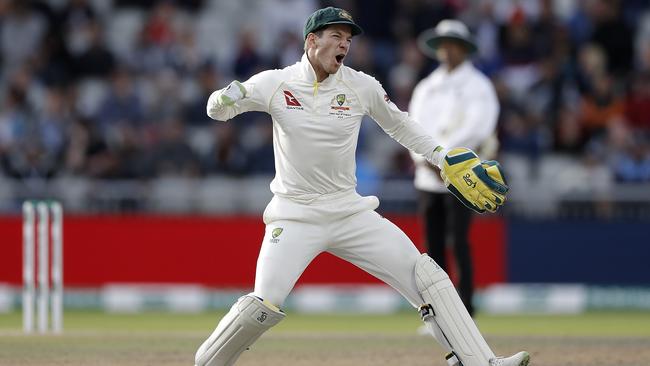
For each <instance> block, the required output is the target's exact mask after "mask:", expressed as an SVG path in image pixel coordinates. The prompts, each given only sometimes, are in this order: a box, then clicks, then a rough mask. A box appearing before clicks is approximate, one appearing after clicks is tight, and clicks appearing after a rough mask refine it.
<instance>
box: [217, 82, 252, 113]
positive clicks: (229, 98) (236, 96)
mask: <svg viewBox="0 0 650 366" xmlns="http://www.w3.org/2000/svg"><path fill="white" fill-rule="evenodd" d="M243 98H246V88H244V86H243V85H242V83H240V82H239V81H237V80H235V81H233V82H232V83H230V84H229V85H228V86H227V87H226V88H225V89H224V90H223V91H222V92H221V94H219V98H218V99H217V103H219V104H220V105H221V106H224V107H230V106H232V105H233V104H235V102H237V101H238V100H240V99H243Z"/></svg>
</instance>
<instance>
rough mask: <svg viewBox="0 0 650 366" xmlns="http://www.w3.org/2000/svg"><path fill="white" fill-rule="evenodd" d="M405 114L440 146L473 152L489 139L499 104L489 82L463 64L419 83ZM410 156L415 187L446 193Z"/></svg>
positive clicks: (440, 69)
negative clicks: (412, 162)
mask: <svg viewBox="0 0 650 366" xmlns="http://www.w3.org/2000/svg"><path fill="white" fill-rule="evenodd" d="M409 112H410V114H411V116H412V117H413V119H414V120H415V121H417V122H418V123H420V124H421V125H422V127H423V128H424V130H425V131H426V132H427V133H428V134H429V135H430V136H431V137H433V139H434V140H435V141H437V142H438V143H439V144H440V145H442V146H447V147H459V146H460V147H466V148H469V149H472V150H474V151H477V150H478V149H479V147H480V146H481V145H482V144H483V143H485V142H486V141H487V140H488V139H490V138H493V134H494V132H495V128H496V123H497V118H498V115H499V101H498V99H497V96H496V92H495V90H494V86H493V85H492V83H491V82H490V80H489V79H488V78H487V77H486V76H485V75H483V74H482V73H481V72H480V71H479V70H477V69H476V68H475V67H474V65H472V63H471V62H470V61H465V62H464V63H462V64H460V65H458V67H456V68H455V69H454V70H452V71H451V72H449V71H448V69H447V68H446V67H445V66H441V67H438V68H437V69H436V70H434V71H433V72H432V73H431V74H430V75H429V76H427V77H426V78H424V79H422V80H421V81H420V82H419V83H418V85H417V86H416V87H415V89H414V91H413V96H412V98H411V103H410V106H409ZM495 143H496V142H495ZM411 156H412V157H413V160H414V161H415V164H416V167H415V181H414V184H415V187H416V188H417V189H419V190H423V191H429V192H447V189H446V188H445V185H444V183H443V181H442V179H440V175H438V173H437V172H436V171H434V170H433V169H431V168H430V167H428V166H427V165H426V164H425V163H424V162H423V159H421V157H419V156H416V155H413V154H411ZM479 156H481V155H479ZM483 158H485V157H484V156H483Z"/></svg>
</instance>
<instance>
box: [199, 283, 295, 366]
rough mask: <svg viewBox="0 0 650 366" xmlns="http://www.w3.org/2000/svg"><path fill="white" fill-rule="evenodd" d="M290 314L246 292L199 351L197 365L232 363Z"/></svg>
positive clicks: (210, 365) (219, 365) (216, 365)
mask: <svg viewBox="0 0 650 366" xmlns="http://www.w3.org/2000/svg"><path fill="white" fill-rule="evenodd" d="M285 316H286V315H285V314H284V313H283V312H282V311H281V310H280V309H278V308H277V307H275V306H273V305H271V304H269V303H267V302H264V301H262V300H260V299H259V298H257V297H255V296H253V295H251V294H249V295H246V296H242V297H240V298H239V300H238V301H237V302H236V303H235V305H233V306H232V307H231V308H230V311H229V312H228V314H226V316H224V317H223V319H221V321H220V322H219V324H218V325H217V328H216V329H215V330H214V332H212V334H211V335H210V337H208V339H207V340H206V341H205V342H203V344H202V345H201V347H199V349H198V351H196V356H195V363H196V366H230V365H233V364H234V363H235V361H237V359H238V358H239V355H241V353H242V352H244V351H245V350H246V349H247V348H248V347H250V346H251V345H252V344H253V343H254V342H255V341H256V340H257V339H258V338H259V337H260V336H261V335H262V334H263V333H264V332H266V331H267V330H268V329H269V328H271V327H272V326H274V325H276V324H278V323H279V322H280V321H281V320H282V319H284V317H285Z"/></svg>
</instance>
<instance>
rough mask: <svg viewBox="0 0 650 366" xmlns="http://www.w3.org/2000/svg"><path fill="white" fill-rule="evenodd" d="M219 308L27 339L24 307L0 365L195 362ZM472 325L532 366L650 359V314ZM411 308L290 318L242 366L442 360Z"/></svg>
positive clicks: (79, 322) (4, 332) (81, 326)
mask: <svg viewBox="0 0 650 366" xmlns="http://www.w3.org/2000/svg"><path fill="white" fill-rule="evenodd" d="M221 315H223V314H222V313H220V314H216V313H202V314H171V313H141V314H132V315H128V314H119V315H118V314H105V313H100V312H68V313H66V314H65V331H64V334H63V335H47V336H38V335H34V336H26V335H23V333H22V330H21V317H20V313H18V312H16V313H10V314H3V315H0V365H3V366H4V365H12V366H13V365H71V366H77V365H84V366H87V365H129V366H130V365H192V361H193V354H194V351H195V349H196V348H197V346H198V345H199V344H200V343H201V342H202V340H203V339H204V338H205V337H207V335H208V334H209V333H210V332H211V331H212V329H213V328H214V326H215V325H216V322H217V321H218V319H219V318H220V316H221ZM477 323H478V324H479V327H480V329H481V330H482V332H483V333H484V335H485V336H486V338H487V339H488V342H489V343H490V344H491V345H492V347H493V348H494V350H495V351H496V352H497V353H501V354H505V353H511V352H515V351H517V350H519V349H526V350H528V351H529V352H531V354H532V356H533V359H532V361H533V362H532V365H553V366H558V365H576V366H578V365H580V366H591V365H594V366H596V365H603V366H605V365H606V366H613V365H626V366H629V365H639V366H640V365H647V364H649V363H650V347H649V346H650V313H647V312H623V313H619V312H603V313H587V314H583V315H576V316H549V315H531V316H487V315H479V316H478V317H477ZM419 325H420V321H419V319H418V317H417V316H416V314H414V313H398V314H393V315H345V314H333V315H305V314H292V313H290V314H288V316H287V318H286V319H285V320H284V321H283V322H282V323H280V324H279V325H278V326H277V327H276V328H273V329H272V330H271V331H270V332H268V333H267V334H266V335H265V336H264V337H263V338H262V339H261V340H260V341H259V342H258V343H256V344H255V346H254V347H253V350H252V351H250V352H245V353H244V355H243V356H242V358H241V359H240V362H239V363H238V365H242V366H245V365H265V366H268V365H283V366H294V365H323V366H324V365H327V366H337V365H355V366H359V365H362V366H365V365H373V366H374V365H406V364H408V365H409V366H413V365H434V366H435V365H439V366H443V365H445V363H444V360H443V358H442V357H443V352H442V350H441V348H440V347H438V346H437V345H436V344H435V343H434V341H433V339H431V338H429V337H425V336H418V335H417V334H416V329H417V327H418V326H419Z"/></svg>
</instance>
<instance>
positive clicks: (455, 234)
mask: <svg viewBox="0 0 650 366" xmlns="http://www.w3.org/2000/svg"><path fill="white" fill-rule="evenodd" d="M420 213H421V215H422V218H423V221H424V222H423V223H424V235H425V239H426V247H427V251H428V254H429V256H430V257H431V258H433V259H434V260H435V261H436V263H438V264H439V265H440V266H441V267H442V268H443V269H444V270H445V271H447V272H449V266H448V263H447V258H446V255H445V253H446V243H447V242H449V243H450V244H452V248H453V254H454V257H455V260H456V275H457V278H458V284H457V286H458V292H459V294H460V298H461V299H462V300H463V303H464V304H465V307H467V311H469V314H470V315H474V306H473V305H472V296H473V294H474V281H473V278H474V270H473V265H472V255H471V252H470V247H469V239H468V236H469V225H470V222H471V219H472V212H471V211H470V210H469V209H468V208H467V207H465V206H463V204H462V203H460V201H458V200H457V199H456V198H455V197H454V196H452V195H451V194H450V193H433V192H424V191H420Z"/></svg>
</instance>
